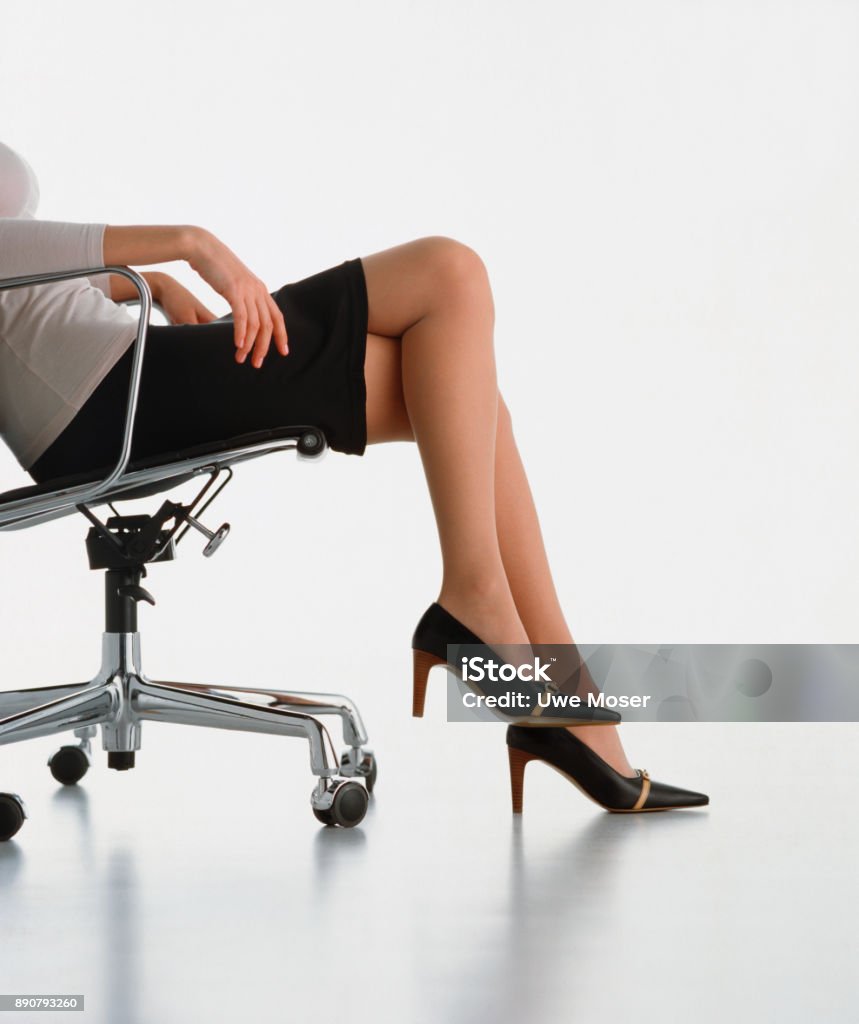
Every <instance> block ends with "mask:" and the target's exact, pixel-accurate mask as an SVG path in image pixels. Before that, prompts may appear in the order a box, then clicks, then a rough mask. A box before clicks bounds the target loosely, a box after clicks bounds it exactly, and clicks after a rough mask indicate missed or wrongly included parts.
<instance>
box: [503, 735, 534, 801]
mask: <svg viewBox="0 0 859 1024" xmlns="http://www.w3.org/2000/svg"><path fill="white" fill-rule="evenodd" d="M507 757H508V759H509V761H510V796H511V798H512V801H513V813H514V814H521V813H522V798H523V788H524V783H525V765H526V764H527V763H528V762H529V761H534V760H539V759H538V758H535V756H534V754H527V753H526V752H525V751H524V750H517V748H516V747H508V748H507Z"/></svg>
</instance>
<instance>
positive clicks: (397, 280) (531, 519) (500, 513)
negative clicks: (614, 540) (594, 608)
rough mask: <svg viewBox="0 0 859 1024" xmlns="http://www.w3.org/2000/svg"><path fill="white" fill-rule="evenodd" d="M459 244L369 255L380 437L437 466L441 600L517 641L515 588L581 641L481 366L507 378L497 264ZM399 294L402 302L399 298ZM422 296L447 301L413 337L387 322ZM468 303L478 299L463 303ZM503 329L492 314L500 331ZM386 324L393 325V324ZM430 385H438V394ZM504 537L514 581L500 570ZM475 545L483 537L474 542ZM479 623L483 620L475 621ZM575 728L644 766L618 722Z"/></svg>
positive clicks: (435, 243)
mask: <svg viewBox="0 0 859 1024" xmlns="http://www.w3.org/2000/svg"><path fill="white" fill-rule="evenodd" d="M457 247H458V243H455V242H452V241H451V240H449V239H438V238H430V239H420V240H418V241H417V242H412V243H407V244H406V245H403V246H398V247H397V248H395V249H393V250H387V251H386V252H383V253H378V254H374V255H373V256H369V257H365V258H364V259H363V261H362V262H363V263H364V268H365V272H366V274H367V285H368V294H369V297H370V328H371V331H374V332H380V333H371V334H370V335H369V336H368V339H367V358H366V363H365V377H366V380H367V429H368V441H369V442H370V443H379V442H383V441H396V440H413V439H417V440H418V444H419V446H420V449H421V456H422V459H423V463H424V466H425V467H432V469H433V470H434V476H433V477H432V478H431V476H430V470H429V468H428V470H427V480H428V483H429V485H430V492H431V495H432V499H433V505H434V508H435V512H436V518H437V520H438V523H439V537H440V539H441V542H442V557H443V560H444V567H445V568H444V583H443V586H442V593H441V595H440V598H439V600H440V601H441V603H442V604H443V605H444V606H445V607H447V608H449V610H450V611H451V612H452V613H453V614H454V615H456V616H457V617H458V618H461V619H462V620H463V621H465V622H466V623H468V624H469V625H470V626H471V628H472V629H474V630H475V631H476V632H478V633H481V629H483V630H484V631H485V632H483V633H482V634H481V635H493V636H498V637H499V638H501V637H503V638H504V639H505V640H507V637H508V636H512V637H514V639H510V640H507V642H518V640H517V639H516V638H517V637H518V639H522V638H523V637H522V634H521V632H520V633H518V634H513V633H512V632H507V633H500V632H497V630H498V629H503V628H505V627H504V625H503V622H502V620H501V618H500V617H495V618H493V614H492V613H493V608H492V607H491V603H492V599H493V595H494V594H495V595H497V594H498V593H499V592H503V591H504V590H505V589H506V590H508V591H509V594H510V596H511V598H512V601H513V605H514V607H515V610H516V613H517V614H518V619H519V622H520V623H521V626H522V628H523V629H524V631H525V633H526V634H527V637H528V638H529V639H530V640H531V641H532V642H534V643H571V642H572V636H571V634H570V631H569V628H568V627H567V624H566V621H565V619H564V616H563V612H562V610H561V607H560V604H559V602H558V597H557V593H556V591H555V587H554V583H553V581H552V575H551V571H550V569H549V564H548V559H547V557H546V552H545V548H544V545H543V540H542V535H541V531H540V526H539V521H538V517H537V512H536V509H535V507H534V503H533V500H532V498H531V492H530V488H529V485H528V480H527V477H526V475H525V470H524V467H523V466H522V462H521V459H520V457H519V453H518V450H517V448H516V444H515V440H514V437H513V430H512V424H511V421H510V415H509V412H508V411H507V408H506V406H505V405H504V403H503V401H501V400H500V396H497V392H496V399H495V403H492V402H490V401H487V399H486V395H485V389H484V388H483V382H482V381H479V380H475V377H474V375H475V374H477V375H479V374H485V375H487V376H488V378H489V379H490V380H491V382H492V386H493V387H495V383H494V382H495V373H494V360H493V359H487V358H486V352H485V347H484V340H485V339H484V336H483V332H484V331H485V329H486V320H485V319H484V317H485V315H486V302H485V299H484V298H483V297H482V296H481V294H480V293H481V289H485V290H488V282H487V280H486V277H485V271H484V270H483V268H482V265H480V264H479V261H478V260H475V259H474V258H473V257H474V256H476V254H472V255H469V256H465V255H463V253H461V252H459V251H458V248H457ZM470 252H471V251H470V250H466V253H470ZM421 261H423V263H424V264H429V268H427V267H426V266H425V267H424V274H423V275H421V274H420V273H419V272H418V268H417V267H416V266H415V263H416V262H417V263H420V262H421ZM463 274H464V275H465V276H466V277H467V278H468V277H469V275H470V276H471V277H473V278H474V280H473V281H472V280H470V279H469V280H467V281H466V282H463V281H462V280H461V279H460V280H457V277H458V275H463ZM451 276H453V279H454V280H453V285H454V287H453V290H454V292H455V298H454V300H453V301H451V300H450V298H449V297H448V296H449V290H450V289H451V283H450V282H451ZM427 283H429V286H430V287H431V288H432V289H433V291H432V293H431V294H430V295H427V294H426V293H425V292H423V291H422V289H423V288H425V287H426V286H427ZM463 284H465V287H462V285H463ZM391 299H393V301H392V302H391V305H393V307H394V308H393V310H391V309H389V308H388V301H390V300H391ZM422 301H425V302H426V301H428V302H429V303H430V305H431V306H435V305H436V304H439V305H440V306H442V307H443V308H442V309H441V310H439V309H436V310H435V312H436V315H435V316H433V315H428V314H424V315H423V316H421V317H420V318H419V319H418V320H415V321H414V322H413V324H412V325H410V326H407V327H406V328H405V329H404V331H403V336H402V341H401V340H400V338H399V337H396V336H392V335H390V334H388V333H387V332H391V331H392V329H393V330H396V329H397V327H398V326H401V324H402V322H403V321H402V318H403V317H404V316H405V315H406V313H405V311H406V310H409V313H408V315H410V316H414V315H415V314H414V310H415V308H420V305H421V302H422ZM463 304H464V305H465V306H466V307H468V305H469V304H471V305H472V306H474V307H476V308H473V309H470V310H468V309H466V310H465V311H463V309H462V306H463ZM490 304H491V298H490ZM463 313H464V315H463ZM489 319H490V320H491V319H492V317H490V318H489ZM421 324H423V331H422V332H417V333H418V337H419V338H420V341H421V344H419V345H418V346H412V348H411V350H410V348H409V345H410V343H411V340H412V339H413V338H414V337H415V334H416V332H415V331H414V330H413V328H414V327H416V326H419V325H421ZM470 329H473V330H475V331H476V332H477V333H478V336H479V340H478V341H477V342H473V341H469V340H468V339H467V338H466V335H467V333H468V331H469V330H470ZM491 329H492V328H491V325H490V328H489V333H490V337H491ZM383 330H384V331H385V332H386V333H384V334H382V333H381V332H382V331H383ZM463 339H465V340H463ZM463 348H465V349H466V352H467V356H468V358H467V359H466V360H464V361H465V362H466V363H467V370H468V372H467V373H464V372H463V367H462V365H457V359H456V358H454V356H457V357H458V356H460V355H461V354H462V351H463ZM472 349H476V350H477V351H472ZM410 357H411V358H410ZM426 362H429V366H428V367H425V365H424V364H425V363H426ZM407 373H410V374H411V384H412V386H411V388H408V386H407V384H406V374H407ZM475 387H476V388H477V389H478V390H479V391H480V392H481V394H480V401H478V402H477V403H475V402H473V401H472V400H471V396H472V394H473V389H474V388H475ZM427 391H430V392H434V395H433V394H429V395H427V394H426V392H427ZM457 399H459V400H457ZM493 405H494V409H495V411H494V412H493V409H492V407H493ZM424 417H428V418H429V423H424V424H423V426H424V427H425V428H426V429H423V430H420V432H419V430H418V429H415V426H414V424H415V422H418V423H421V421H422V419H423V418H424ZM475 420H477V421H478V422H476V423H475V422H474V421H475ZM484 420H489V421H490V422H494V431H495V433H494V444H492V445H489V444H486V439H485V423H484V422H483V421H484ZM462 431H465V433H461V432H462ZM474 436H476V437H478V438H479V439H480V441H481V444H480V445H479V446H478V445H475V446H469V448H468V449H466V450H465V451H464V450H463V449H464V446H463V445H462V443H461V439H462V437H474ZM490 450H491V451H492V452H493V463H492V473H491V478H492V495H493V496H492V503H491V504H492V507H491V508H489V507H487V503H486V494H485V487H486V466H485V464H484V463H485V460H486V459H487V458H488V452H489V451H490ZM448 462H450V463H451V465H450V467H448ZM463 470H464V471H465V476H466V477H468V476H469V474H472V473H474V472H475V471H476V473H477V478H476V479H477V484H478V487H477V498H478V503H477V505H476V506H475V505H470V506H468V505H464V504H463V502H462V501H461V500H459V501H456V500H452V499H453V498H454V497H459V498H461V497H462V494H461V492H460V493H459V494H458V495H457V494H456V490H455V489H456V488H457V487H461V486H464V484H465V481H464V479H463V472H462V471H463ZM448 473H450V475H448ZM472 494H473V492H472ZM487 532H489V533H491V534H492V535H493V536H494V538H495V543H493V542H492V538H491V537H490V538H489V540H487V538H486V537H485V536H483V534H485V533H487ZM475 537H477V541H476V543H475V540H474V538H475ZM496 544H497V548H498V557H500V561H501V566H502V570H503V575H504V581H503V584H502V582H501V581H500V580H498V579H497V574H498V564H497V561H496V553H495V546H496ZM461 545H465V546H466V551H465V557H464V558H463V560H462V562H461V563H454V564H449V559H451V558H454V557H456V558H459V557H460V551H461V547H460V546H461ZM469 545H474V547H473V548H471V549H469V547H468V546H469ZM473 551H478V552H483V556H482V557H484V558H487V557H488V559H489V560H488V562H487V563H481V562H480V561H479V559H478V560H475V559H474V558H473V557H471V555H472V554H473ZM463 568H465V571H464V572H463V571H462V570H463ZM478 622H480V623H482V625H481V626H478V625H475V623H478ZM575 734H576V735H577V736H579V738H580V739H582V740H584V741H585V742H586V743H588V745H589V746H591V747H592V748H593V749H594V750H596V751H597V752H598V753H599V754H600V756H602V757H603V758H605V760H607V761H608V762H609V763H610V764H612V765H613V766H614V767H615V768H616V769H617V770H618V771H620V772H622V773H623V774H625V775H634V774H635V773H634V771H633V769H632V768H631V766H630V765H629V762H628V761H627V759H626V756H625V754H624V752H623V747H622V745H621V743H620V739H619V736H618V733H617V730H616V729H615V728H611V727H606V726H577V727H575Z"/></svg>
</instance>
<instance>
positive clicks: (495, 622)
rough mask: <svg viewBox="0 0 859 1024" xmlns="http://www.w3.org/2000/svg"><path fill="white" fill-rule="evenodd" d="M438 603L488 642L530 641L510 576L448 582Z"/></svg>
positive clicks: (515, 642) (443, 585) (444, 585)
mask: <svg viewBox="0 0 859 1024" xmlns="http://www.w3.org/2000/svg"><path fill="white" fill-rule="evenodd" d="M438 603H439V604H440V605H441V606H442V608H445V609H446V610H447V611H449V612H450V614H451V615H453V616H454V617H455V618H457V619H459V621H460V622H462V623H463V624H464V625H465V626H467V627H468V628H469V629H470V630H471V631H472V632H473V633H476V634H477V635H478V636H480V637H482V638H483V639H484V640H485V641H486V643H510V644H518V643H527V642H528V636H527V633H526V632H525V627H524V626H523V625H522V620H521V619H520V618H519V613H518V612H517V610H516V603H515V602H514V600H513V595H512V594H511V593H510V587H509V585H508V584H507V580H506V579H503V580H501V581H497V580H492V579H487V578H484V579H477V580H468V581H465V582H459V581H458V582H457V583H455V584H451V583H449V582H447V581H445V583H443V584H442V588H441V593H440V594H439V596H438Z"/></svg>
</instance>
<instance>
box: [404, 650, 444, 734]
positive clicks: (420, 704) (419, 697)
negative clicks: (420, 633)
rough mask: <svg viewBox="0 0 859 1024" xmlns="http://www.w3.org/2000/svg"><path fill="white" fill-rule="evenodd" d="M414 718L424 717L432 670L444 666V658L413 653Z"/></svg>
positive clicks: (422, 652)
mask: <svg viewBox="0 0 859 1024" xmlns="http://www.w3.org/2000/svg"><path fill="white" fill-rule="evenodd" d="M412 661H413V677H412V678H413V681H412V717H413V718H423V717H424V701H425V699H426V695H427V679H428V678H429V673H430V669H431V668H433V667H434V666H435V665H444V664H445V661H444V658H437V657H436V656H435V655H434V654H430V653H429V652H428V651H416V650H413V651H412Z"/></svg>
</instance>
